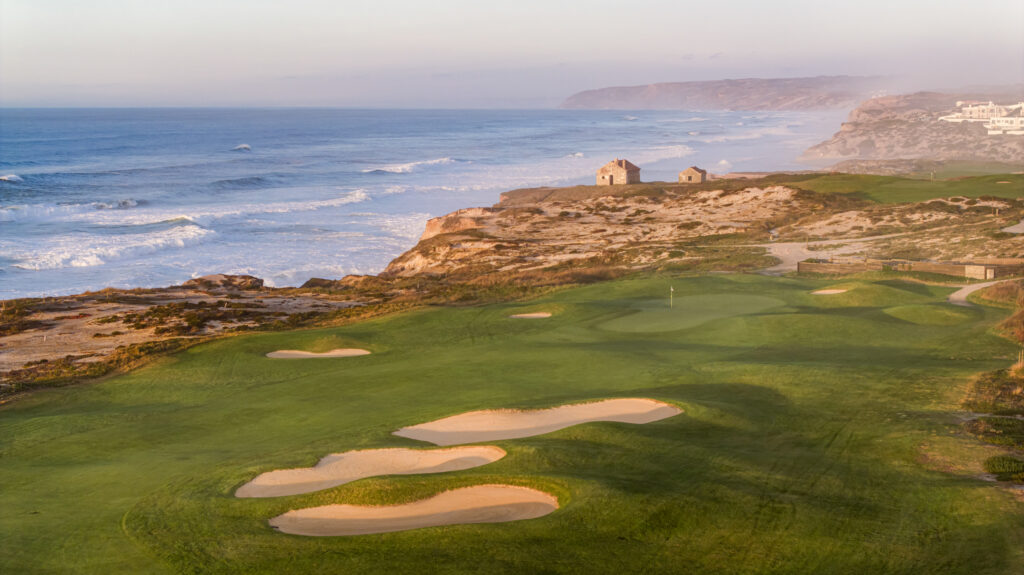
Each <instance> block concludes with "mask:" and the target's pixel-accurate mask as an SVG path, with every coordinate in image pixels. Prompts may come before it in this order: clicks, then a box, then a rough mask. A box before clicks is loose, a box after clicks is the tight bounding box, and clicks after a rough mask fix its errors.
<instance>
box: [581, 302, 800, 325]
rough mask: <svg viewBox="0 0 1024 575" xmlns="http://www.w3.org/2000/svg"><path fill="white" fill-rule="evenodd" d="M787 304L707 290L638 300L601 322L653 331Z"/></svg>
mask: <svg viewBox="0 0 1024 575" xmlns="http://www.w3.org/2000/svg"><path fill="white" fill-rule="evenodd" d="M784 305H786V302H784V301H782V300H779V299H775V298H772V297H765V296H757V295H748V294H708V295H691V296H681V297H677V298H674V301H673V302H672V307H669V301H668V299H667V298H666V299H648V300H640V301H636V302H634V303H631V304H630V308H632V310H631V311H629V312H628V313H626V314H625V315H622V316H620V317H617V318H615V319H612V320H609V321H606V322H604V323H602V324H601V328H602V329H607V330H610V331H619V332H625V333H655V332H664V331H676V330H680V329H686V328H689V327H695V326H698V325H701V324H704V323H707V322H709V321H715V320H719V319H724V318H727V317H733V316H738V315H750V314H756V313H760V312H763V311H766V310H769V309H772V308H776V307H781V306H784Z"/></svg>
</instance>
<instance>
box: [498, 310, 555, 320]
mask: <svg viewBox="0 0 1024 575" xmlns="http://www.w3.org/2000/svg"><path fill="white" fill-rule="evenodd" d="M508 317H510V318H512V319H540V318H545V317H551V314H550V313H549V312H546V311H538V312H534V313H517V314H515V315H510V316H508Z"/></svg>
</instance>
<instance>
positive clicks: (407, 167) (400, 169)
mask: <svg viewBox="0 0 1024 575" xmlns="http://www.w3.org/2000/svg"><path fill="white" fill-rule="evenodd" d="M457 161H458V160H455V159H452V158H437V159H436V160H423V161H420V162H409V163H407V164H392V165H390V166H381V167H379V168H366V169H365V170H363V173H364V174H408V173H409V172H411V171H413V170H415V169H416V168H419V167H421V166H440V165H444V164H454V163H456V162H457Z"/></svg>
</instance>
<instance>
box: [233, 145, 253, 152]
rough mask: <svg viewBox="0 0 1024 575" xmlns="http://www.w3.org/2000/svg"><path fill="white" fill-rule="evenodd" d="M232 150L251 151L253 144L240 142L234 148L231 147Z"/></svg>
mask: <svg viewBox="0 0 1024 575" xmlns="http://www.w3.org/2000/svg"><path fill="white" fill-rule="evenodd" d="M231 151H232V152H250V151H252V146H250V145H249V144H238V145H237V146H235V147H234V148H231Z"/></svg>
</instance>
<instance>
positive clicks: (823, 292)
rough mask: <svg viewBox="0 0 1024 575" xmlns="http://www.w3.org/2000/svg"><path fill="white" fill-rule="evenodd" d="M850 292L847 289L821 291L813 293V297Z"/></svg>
mask: <svg viewBox="0 0 1024 575" xmlns="http://www.w3.org/2000/svg"><path fill="white" fill-rule="evenodd" d="M848 291H849V290H845V289H820V290H818V291H812V292H811V295H835V294H840V293H846V292H848Z"/></svg>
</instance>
